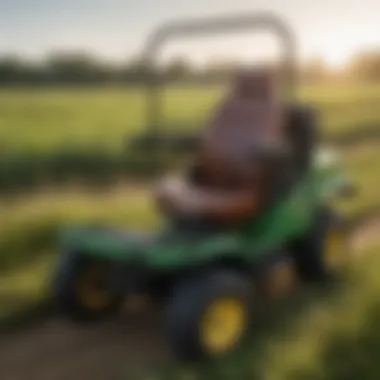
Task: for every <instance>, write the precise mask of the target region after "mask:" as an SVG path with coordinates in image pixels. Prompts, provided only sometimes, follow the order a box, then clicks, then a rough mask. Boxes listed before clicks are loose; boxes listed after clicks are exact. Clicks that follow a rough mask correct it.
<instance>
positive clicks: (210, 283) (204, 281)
mask: <svg viewBox="0 0 380 380" xmlns="http://www.w3.org/2000/svg"><path fill="white" fill-rule="evenodd" d="M253 293H254V292H253V281H250V280H249V279H248V278H247V277H245V275H243V274H240V273H238V272H234V271H230V270H227V269H226V270H224V269H218V270H215V271H212V272H208V273H205V274H203V275H201V276H198V277H192V278H189V279H186V280H185V281H181V282H179V283H177V284H176V285H175V287H174V289H173V292H172V294H171V297H170V298H169V300H168V303H167V309H166V318H165V325H166V326H165V327H166V328H165V330H166V336H167V340H168V343H169V346H170V348H171V349H172V351H173V353H174V354H175V356H176V357H177V358H178V359H180V360H185V361H188V360H201V359H214V358H213V357H211V356H210V355H209V354H208V353H207V352H205V350H204V349H203V348H202V344H201V337H200V333H199V324H200V320H201V318H202V315H203V312H204V310H205V308H206V307H207V306H208V305H209V304H210V303H211V302H212V301H213V300H214V299H216V298H218V297H223V296H225V297H234V298H238V299H239V300H241V302H242V303H243V304H244V307H245V309H246V313H247V320H248V325H247V326H246V328H245V330H244V331H243V333H242V335H241V337H240V338H239V340H238V342H236V345H235V347H237V346H239V345H240V344H241V343H242V341H243V340H244V338H245V337H246V333H247V331H248V330H249V327H250V326H249V325H250V323H251V320H252V318H251V316H252V312H253V306H254V294H253ZM235 347H234V348H235ZM229 351H230V350H229ZM225 354H227V352H225V353H222V354H221V355H222V356H224V355H225Z"/></svg>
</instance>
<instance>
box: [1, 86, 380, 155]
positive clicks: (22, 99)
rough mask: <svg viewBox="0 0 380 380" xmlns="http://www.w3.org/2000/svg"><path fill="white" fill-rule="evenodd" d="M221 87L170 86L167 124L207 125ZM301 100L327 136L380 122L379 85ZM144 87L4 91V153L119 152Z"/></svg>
mask: <svg viewBox="0 0 380 380" xmlns="http://www.w3.org/2000/svg"><path fill="white" fill-rule="evenodd" d="M223 90H224V87H220V86H204V87H202V86H200V85H198V86H171V87H169V88H168V89H167V90H166V91H164V96H163V115H164V120H165V122H167V124H168V125H171V126H173V127H175V128H178V125H191V126H198V127H200V126H201V125H202V122H203V121H204V120H205V119H206V118H207V117H208V116H209V115H210V112H211V110H212V107H213V105H215V103H216V101H217V100H218V99H219V98H220V97H221V96H222V94H223ZM299 98H300V99H301V100H303V101H305V102H308V103H310V104H312V105H314V106H315V107H317V109H319V110H320V111H321V125H322V128H323V130H324V132H325V133H327V134H328V133H333V132H336V131H344V130H345V129H347V128H355V126H356V125H357V126H360V125H365V124H368V123H377V122H379V123H380V109H379V107H378V104H379V101H380V84H379V85H374V84H371V85H365V84H320V85H313V86H311V85H309V86H302V87H301V88H300V91H299ZM145 115H146V109H145V97H144V91H143V89H142V88H141V87H140V88H138V87H136V88H123V87H98V88H91V89H85V88H83V89H73V88H58V87H57V88H50V89H14V90H5V89H2V90H0V148H1V149H7V150H11V151H15V150H21V151H24V150H30V149H32V150H39V151H52V150H55V149H57V148H62V147H82V148H83V149H86V148H89V147H93V146H94V145H95V146H102V147H105V148H107V149H111V150H115V151H117V150H120V149H121V148H122V146H123V142H124V138H125V135H126V134H127V135H128V134H129V133H134V132H136V131H140V130H141V129H142V128H143V126H144V122H145Z"/></svg>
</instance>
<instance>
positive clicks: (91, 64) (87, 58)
mask: <svg viewBox="0 0 380 380" xmlns="http://www.w3.org/2000/svg"><path fill="white" fill-rule="evenodd" d="M47 72H48V73H49V76H50V78H51V79H52V80H53V81H59V82H79V83H83V82H84V83H86V82H98V81H104V80H107V79H109V78H110V76H111V72H110V68H109V67H106V66H105V65H104V64H102V63H100V62H99V61H98V60H97V59H95V58H94V57H93V56H91V55H89V54H87V53H82V52H59V53H54V54H52V55H50V57H49V58H48V59H47Z"/></svg>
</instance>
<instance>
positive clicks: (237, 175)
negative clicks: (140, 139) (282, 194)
mask: <svg viewBox="0 0 380 380" xmlns="http://www.w3.org/2000/svg"><path fill="white" fill-rule="evenodd" d="M281 139H282V111H281V107H280V106H279V103H278V102H277V99H276V91H275V86H274V80H273V77H272V76H271V75H270V73H268V72H264V71H263V70H257V71H251V72H245V73H241V74H239V75H238V77H237V78H236V81H235V83H234V86H233V88H232V91H231V92H230V93H229V94H228V95H227V97H226V98H225V99H224V100H223V101H222V102H221V104H220V105H219V106H218V107H217V110H216V112H215V114H214V115H213V117H212V119H211V120H210V122H209V123H208V125H207V126H206V130H205V133H204V136H203V138H202V141H201V145H200V151H199V155H198V157H197V163H196V170H195V173H193V174H195V175H194V176H192V183H191V184H190V186H192V191H190V192H189V191H188V192H187V193H186V191H185V192H183V193H184V194H183V196H182V198H181V196H179V195H178V194H177V195H176V196H171V195H170V194H169V195H168V194H166V195H165V194H164V193H165V192H164V193H162V192H161V193H160V194H161V195H160V197H159V198H160V200H161V204H162V205H169V204H170V207H171V209H172V210H178V209H181V204H182V205H183V204H185V203H186V202H187V201H188V202H187V204H191V205H192V206H191V207H193V208H194V210H195V211H194V212H195V213H196V214H200V215H202V216H203V217H206V218H211V219H218V220H224V221H230V222H237V221H240V220H243V219H245V218H247V217H249V216H251V215H252V214H254V213H255V210H257V209H258V206H259V205H260V203H261V201H262V198H263V195H264V194H265V191H266V190H265V188H266V186H267V182H268V178H270V172H271V169H270V167H269V166H268V162H267V161H266V160H265V159H263V157H261V156H259V155H258V154H257V153H258V152H259V151H260V148H262V147H264V146H270V145H276V144H278V143H279V142H280V141H281ZM169 193H170V192H169ZM170 198H171V199H170ZM190 198H191V199H190ZM181 202H182V203H181ZM177 206H179V207H177ZM170 207H169V208H170ZM191 207H188V208H187V209H189V208H190V209H191ZM164 208H165V207H164ZM185 208H186V207H185Z"/></svg>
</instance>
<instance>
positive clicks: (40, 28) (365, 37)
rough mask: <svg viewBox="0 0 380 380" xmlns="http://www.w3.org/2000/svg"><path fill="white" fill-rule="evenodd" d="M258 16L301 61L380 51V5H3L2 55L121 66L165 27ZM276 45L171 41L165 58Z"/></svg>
mask: <svg viewBox="0 0 380 380" xmlns="http://www.w3.org/2000/svg"><path fill="white" fill-rule="evenodd" d="M263 10H265V11H273V12H275V13H277V14H278V15H280V16H281V17H283V19H284V20H285V21H287V22H288V23H289V25H290V26H291V27H292V29H293V30H294V33H295V34H296V36H297V42H298V47H299V57H300V58H301V59H308V58H312V57H315V56H322V57H323V58H324V59H325V60H326V62H327V63H329V64H331V65H335V66H339V65H341V64H344V62H345V61H346V60H347V59H348V58H349V57H350V55H351V54H352V53H353V52H354V51H357V50H363V49H370V48H380V22H379V14H380V1H379V0H219V1H217V0H186V1H183V0H108V1H107V0H65V1H62V0H0V54H5V53H13V54H20V55H22V56H25V57H27V58H29V59H37V60H38V59H41V58H43V57H44V56H45V55H46V54H49V53H50V52H54V51H62V50H73V49H74V50H86V51H88V52H91V53H93V54H95V55H97V56H99V57H102V58H104V59H107V60H123V59H127V58H128V57H132V56H135V55H137V54H138V53H139V52H140V51H141V50H142V47H143V43H144V41H145V39H146V38H147V36H148V34H149V33H150V32H151V30H152V29H153V28H154V27H155V26H157V25H159V24H161V23H162V22H164V21H167V20H172V19H176V18H189V17H199V16H216V15H218V14H222V15H228V14H233V13H241V12H244V13H245V12H255V11H263ZM254 38H256V39H254ZM275 42H276V41H275V40H274V39H270V38H269V35H261V36H259V37H253V35H252V36H251V35H244V36H239V35H235V34H233V35H231V36H230V37H227V36H225V35H223V36H222V37H220V38H219V39H215V40H210V39H207V40H201V39H199V40H197V41H195V40H194V41H191V42H185V43H180V42H179V41H176V42H175V43H173V44H171V45H170V47H169V46H168V47H167V49H166V50H168V51H167V52H166V53H167V54H168V56H170V54H172V55H188V56H190V57H194V59H195V60H197V59H198V60H202V59H206V58H205V57H206V56H207V55H208V57H210V56H225V57H229V56H231V57H234V58H235V57H236V58H237V59H239V57H240V56H241V57H242V58H243V59H245V58H247V57H248V56H250V57H255V55H260V54H262V55H265V54H266V53H267V52H270V54H274V53H275V51H277V50H276V49H277V45H276V43H275ZM255 43H256V45H255ZM255 47H256V48H255ZM258 52H259V53H258ZM164 53H165V51H164ZM164 53H163V54H164Z"/></svg>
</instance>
